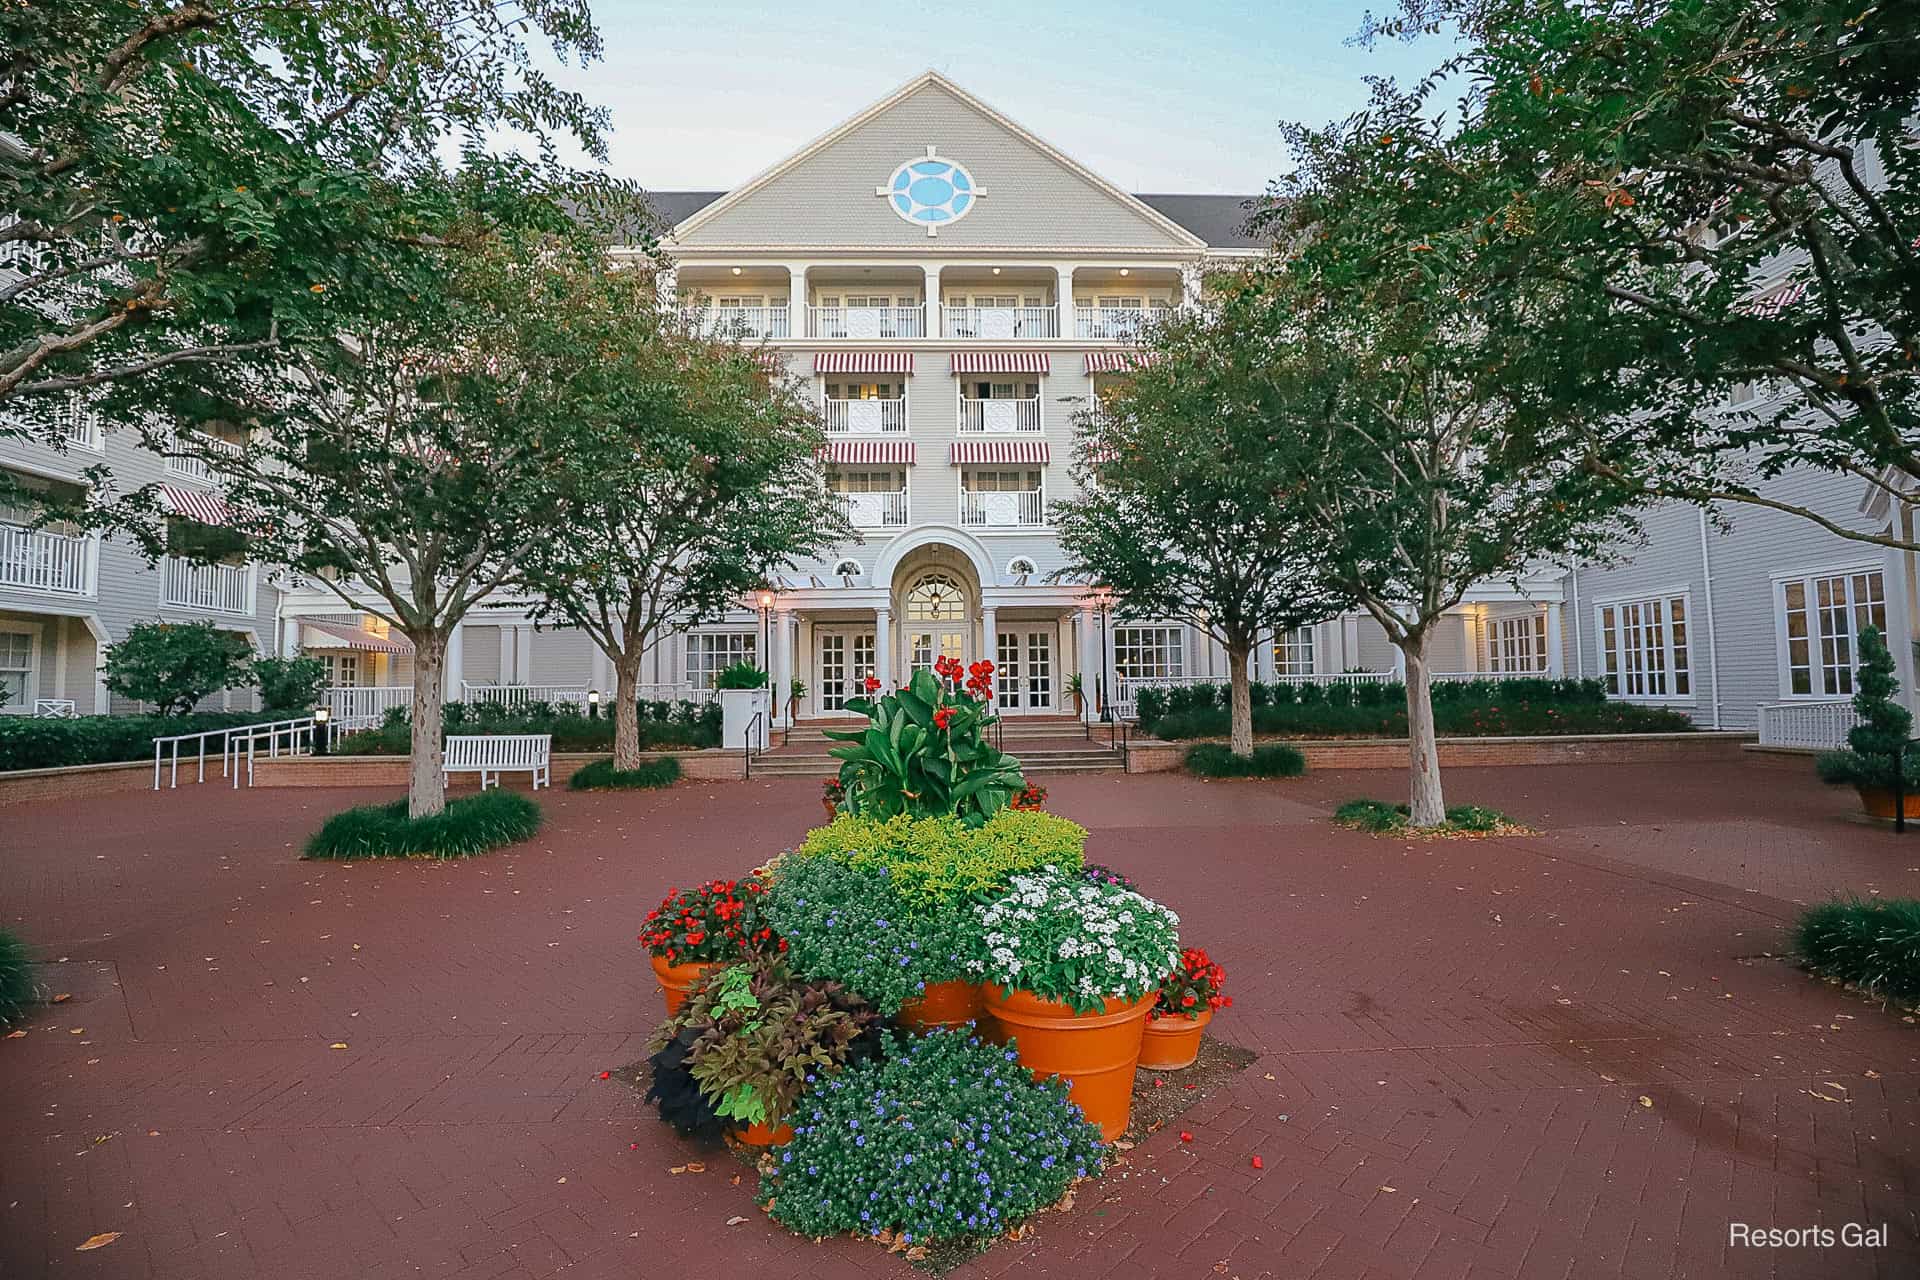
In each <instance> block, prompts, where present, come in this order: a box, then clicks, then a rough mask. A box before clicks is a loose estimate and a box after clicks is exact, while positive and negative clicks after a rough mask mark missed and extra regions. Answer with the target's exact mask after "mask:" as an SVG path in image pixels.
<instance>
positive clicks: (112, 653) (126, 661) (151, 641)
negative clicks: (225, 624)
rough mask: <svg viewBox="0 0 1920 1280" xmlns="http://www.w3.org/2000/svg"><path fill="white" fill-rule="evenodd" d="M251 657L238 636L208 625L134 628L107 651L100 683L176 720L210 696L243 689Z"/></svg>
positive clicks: (142, 624)
mask: <svg viewBox="0 0 1920 1280" xmlns="http://www.w3.org/2000/svg"><path fill="white" fill-rule="evenodd" d="M252 654H253V651H252V649H251V648H249V646H248V645H247V641H246V638H245V637H244V636H242V635H241V634H240V633H239V632H237V631H223V630H221V629H220V628H219V627H216V626H215V625H214V624H213V623H211V622H136V623H134V624H133V625H132V626H130V627H128V628H127V638H126V639H124V640H122V641H121V642H120V643H119V644H114V645H108V646H107V656H106V663H105V670H106V677H105V679H104V681H103V683H105V685H106V686H107V688H108V689H110V690H112V691H113V692H114V693H117V694H119V695H120V696H121V697H123V698H132V699H134V700H135V701H137V702H151V703H152V704H153V705H154V707H155V709H156V710H158V711H159V713H160V714H161V715H163V716H168V715H179V714H182V713H184V712H188V711H191V710H193V707H194V704H195V703H197V702H199V701H200V699H202V698H205V697H207V696H208V695H210V694H215V693H219V692H220V691H221V690H222V689H238V688H244V687H246V685H247V684H248V683H250V681H251V676H250V674H249V666H250V663H251V660H252Z"/></svg>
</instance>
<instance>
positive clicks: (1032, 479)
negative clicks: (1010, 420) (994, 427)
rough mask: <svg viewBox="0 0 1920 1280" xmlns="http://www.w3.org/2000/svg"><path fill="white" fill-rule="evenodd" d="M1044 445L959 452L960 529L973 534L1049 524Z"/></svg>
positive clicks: (969, 447)
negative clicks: (975, 532)
mask: <svg viewBox="0 0 1920 1280" xmlns="http://www.w3.org/2000/svg"><path fill="white" fill-rule="evenodd" d="M1047 452H1048V451H1047V446H1046V443H1045V442H1044V441H1037V440H1036V441H1011V440H1009V441H980V442H977V443H976V442H963V443H960V444H956V445H954V446H953V462H954V465H955V466H957V467H958V468H959V469H960V524H961V526H962V527H964V528H970V529H1033V528H1039V527H1041V526H1043V525H1045V524H1046V522H1047V493H1046V479H1045V477H1046V462H1047Z"/></svg>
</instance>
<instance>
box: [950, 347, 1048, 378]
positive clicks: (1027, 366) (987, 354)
mask: <svg viewBox="0 0 1920 1280" xmlns="http://www.w3.org/2000/svg"><path fill="white" fill-rule="evenodd" d="M953 371H954V372H955V373H1048V372H1051V371H1052V366H1051V365H1050V364H1049V363H1048V360H1047V353H1046V352H1044V351H956V352H954V353H953Z"/></svg>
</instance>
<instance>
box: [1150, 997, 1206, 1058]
mask: <svg viewBox="0 0 1920 1280" xmlns="http://www.w3.org/2000/svg"><path fill="white" fill-rule="evenodd" d="M1212 1021H1213V1010H1211V1009H1202V1010H1201V1011H1200V1016H1199V1017H1197V1018H1188V1017H1185V1016H1183V1015H1181V1014H1178V1013H1173V1014H1168V1015H1167V1016H1166V1017H1164V1018H1148V1019H1147V1026H1146V1030H1145V1031H1144V1032H1142V1033H1141V1036H1140V1065H1141V1066H1143V1067H1146V1068H1148V1069H1150V1070H1153V1071H1178V1070H1179V1069H1180V1068H1182V1067H1190V1066H1192V1065H1193V1060H1194V1059H1195V1058H1198V1057H1199V1056H1200V1033H1201V1032H1203V1031H1205V1030H1206V1029H1207V1024H1208V1023H1209V1022H1212Z"/></svg>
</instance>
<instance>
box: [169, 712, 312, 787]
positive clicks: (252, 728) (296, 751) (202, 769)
mask: <svg viewBox="0 0 1920 1280" xmlns="http://www.w3.org/2000/svg"><path fill="white" fill-rule="evenodd" d="M283 744H284V753H285V754H287V755H306V754H308V753H310V752H311V751H312V750H313V717H312V716H303V717H301V718H299V719H297V720H263V721H261V722H260V723H259V724H237V725H231V726H229V727H227V728H225V729H208V730H206V731H205V732H204V733H177V734H174V735H172V736H170V737H165V738H155V739H154V740H153V789H154V790H155V791H158V790H159V789H160V769H161V762H162V757H165V758H166V760H167V762H168V763H169V764H170V766H171V770H170V773H169V780H168V784H167V785H168V786H170V787H178V786H179V785H180V757H181V755H182V753H183V752H184V753H186V754H187V755H188V758H189V759H190V760H192V761H196V762H197V765H198V773H197V777H196V781H199V782H205V781H206V780H207V752H208V751H209V750H210V749H212V750H217V751H218V752H219V754H220V775H221V776H222V777H231V778H232V779H233V785H234V786H235V787H238V786H239V785H240V758H241V756H242V755H244V756H245V757H246V761H247V785H248V786H252V785H253V759H254V756H255V754H256V753H257V752H258V751H260V750H261V749H263V748H264V749H265V751H266V752H267V753H268V754H269V755H271V756H279V755H281V754H282V749H283Z"/></svg>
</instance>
